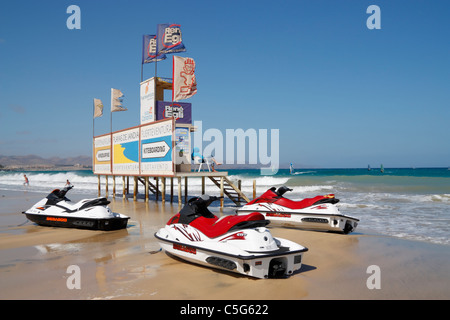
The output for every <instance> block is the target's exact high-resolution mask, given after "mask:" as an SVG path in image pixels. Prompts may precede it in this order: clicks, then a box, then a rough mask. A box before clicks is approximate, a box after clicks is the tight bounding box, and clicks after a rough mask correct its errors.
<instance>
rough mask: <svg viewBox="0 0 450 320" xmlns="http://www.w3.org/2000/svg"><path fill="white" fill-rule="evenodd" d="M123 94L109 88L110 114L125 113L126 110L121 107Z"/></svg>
mask: <svg viewBox="0 0 450 320" xmlns="http://www.w3.org/2000/svg"><path fill="white" fill-rule="evenodd" d="M122 97H123V93H122V91H120V90H119V89H114V88H111V112H117V111H127V110H128V109H127V108H125V107H124V106H122V102H123V101H122Z"/></svg>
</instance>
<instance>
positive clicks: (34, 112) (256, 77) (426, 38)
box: [0, 0, 450, 167]
mask: <svg viewBox="0 0 450 320" xmlns="http://www.w3.org/2000/svg"><path fill="white" fill-rule="evenodd" d="M71 4H75V5H78V6H79V7H80V9H81V29H80V30H69V29H68V28H67V27H66V20H67V18H69V16H70V15H69V14H67V13H66V9H67V7H68V6H69V5H71ZM372 4H375V5H378V6H379V7H380V9H381V29H379V30H376V29H374V30H369V29H368V28H367V26H366V20H367V18H369V16H370V14H367V13H366V9H367V7H368V6H369V5H372ZM449 16H450V2H448V1H419V0H410V1H406V0H405V1H400V0H394V1H392V0H391V1H381V0H370V1H364V0H360V1H355V0H340V1H331V0H330V1H312V0H309V1H306V0H305V1H302V0H296V1H294V0H292V1H265V0H259V1H249V0H241V1H235V0H227V1H196V0H192V1H170V2H168V1H138V0H132V1H130V0H128V1H102V0H96V1H80V0H71V1H62V0H58V1H21V0H19V1H7V2H5V1H4V2H2V4H1V5H0V154H2V155H26V154H37V155H40V156H43V157H51V156H60V157H68V156H77V155H90V154H91V152H92V144H91V141H92V122H93V121H92V99H93V98H100V99H102V101H103V103H104V105H105V110H104V111H105V113H104V115H103V117H102V118H97V119H96V120H95V134H96V135H98V134H102V133H107V132H109V130H110V114H109V111H108V110H109V103H110V88H112V87H113V88H119V89H120V90H122V92H123V93H124V94H125V99H124V105H126V106H127V107H128V111H126V112H116V113H114V114H113V130H119V129H124V128H127V127H131V126H135V125H138V124H139V81H140V72H141V52H142V51H141V50H142V48H141V46H142V35H143V34H154V33H155V32H156V25H157V24H158V23H178V24H181V27H182V31H183V42H184V44H185V46H186V48H187V51H186V52H184V53H181V54H179V55H181V56H188V57H191V58H194V59H195V61H196V64H197V68H196V77H197V83H198V93H197V95H196V96H194V97H192V98H191V99H189V100H186V102H191V103H192V106H193V118H194V120H201V121H203V129H204V130H206V129H208V128H217V129H219V130H221V131H223V132H224V135H225V130H226V129H237V128H242V129H244V130H246V129H249V128H254V129H269V130H270V129H279V130H280V162H281V163H282V164H288V163H289V162H291V161H292V162H294V164H295V166H296V167H302V166H313V167H365V166H367V165H368V164H370V165H371V166H372V167H375V166H379V165H380V164H381V163H383V164H384V166H385V167H404V166H405V167H409V166H416V167H423V166H450V143H449V142H450V129H449V126H448V122H449V119H450V108H449V107H450V90H449V88H450V86H449V84H450V41H449V40H448V39H450V24H449V23H448V19H449ZM169 57H170V58H171V56H169ZM153 75H154V64H147V65H144V78H148V77H151V76H153ZM158 76H171V59H167V60H166V61H163V62H161V63H158Z"/></svg>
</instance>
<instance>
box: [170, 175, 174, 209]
mask: <svg viewBox="0 0 450 320" xmlns="http://www.w3.org/2000/svg"><path fill="white" fill-rule="evenodd" d="M172 202H173V177H170V203H172Z"/></svg>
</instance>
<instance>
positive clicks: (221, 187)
mask: <svg viewBox="0 0 450 320" xmlns="http://www.w3.org/2000/svg"><path fill="white" fill-rule="evenodd" d="M220 197H221V198H220V207H221V208H223V177H220Z"/></svg>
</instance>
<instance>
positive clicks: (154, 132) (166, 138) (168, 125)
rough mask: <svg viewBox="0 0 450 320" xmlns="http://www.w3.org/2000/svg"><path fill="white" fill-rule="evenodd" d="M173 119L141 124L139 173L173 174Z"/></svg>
mask: <svg viewBox="0 0 450 320" xmlns="http://www.w3.org/2000/svg"><path fill="white" fill-rule="evenodd" d="M174 128H175V126H174V120H173V119H168V120H162V121H157V122H154V123H151V124H147V125H145V126H141V174H155V175H173V174H174V164H173V159H174V157H173V152H174V151H173V135H174Z"/></svg>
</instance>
